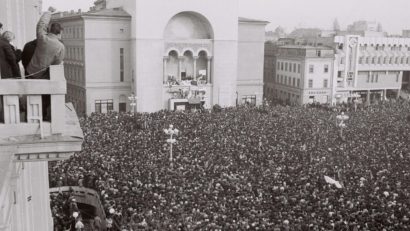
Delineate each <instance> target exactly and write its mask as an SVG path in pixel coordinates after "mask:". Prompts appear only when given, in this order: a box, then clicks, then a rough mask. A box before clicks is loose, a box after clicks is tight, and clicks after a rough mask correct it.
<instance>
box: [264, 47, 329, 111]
mask: <svg viewBox="0 0 410 231" xmlns="http://www.w3.org/2000/svg"><path fill="white" fill-rule="evenodd" d="M333 60H334V53H333V49H331V48H327V47H311V46H299V45H295V46H292V45H290V46H282V47H278V48H277V52H276V65H275V66H276V72H275V73H276V76H275V79H274V81H275V84H274V89H273V95H274V98H276V99H280V100H282V101H284V102H286V103H288V104H292V105H303V104H308V103H321V104H326V103H330V102H331V95H332V93H331V90H332V88H331V82H332V79H333V72H332V70H333ZM270 91H271V90H270V89H269V90H268V92H270Z"/></svg>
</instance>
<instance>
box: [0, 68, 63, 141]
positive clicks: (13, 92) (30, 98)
mask: <svg viewBox="0 0 410 231" xmlns="http://www.w3.org/2000/svg"><path fill="white" fill-rule="evenodd" d="M66 92H67V87H66V80H65V77H64V67H63V65H56V66H51V67H50V80H46V79H27V80H26V79H0V100H1V102H0V138H1V137H13V136H23V135H36V134H41V135H42V136H50V135H53V134H61V133H63V132H64V128H65V120H66V114H65V112H66V105H65V94H66ZM44 99H48V100H47V102H43V100H44ZM43 107H47V108H43ZM44 111H48V113H47V116H46V115H44V114H43V112H44ZM46 117H51V119H47V118H46Z"/></svg>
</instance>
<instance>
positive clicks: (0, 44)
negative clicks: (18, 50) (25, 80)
mask: <svg viewBox="0 0 410 231" xmlns="http://www.w3.org/2000/svg"><path fill="white" fill-rule="evenodd" d="M0 71H1V78H2V79H7V78H18V77H21V74H20V69H19V66H18V64H17V60H16V54H15V52H14V49H13V47H12V45H11V44H10V43H9V42H8V41H7V40H4V39H0Z"/></svg>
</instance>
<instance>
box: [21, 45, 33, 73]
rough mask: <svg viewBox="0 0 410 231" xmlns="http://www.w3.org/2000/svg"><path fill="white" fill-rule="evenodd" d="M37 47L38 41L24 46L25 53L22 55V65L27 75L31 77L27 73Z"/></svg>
mask: <svg viewBox="0 0 410 231" xmlns="http://www.w3.org/2000/svg"><path fill="white" fill-rule="evenodd" d="M36 47H37V39H34V40H32V41H30V42H28V43H26V44H25V45H24V48H23V52H22V53H21V63H22V64H23V67H24V74H25V75H29V74H28V72H27V67H28V65H29V64H30V61H31V58H32V57H33V55H34V51H35V50H36Z"/></svg>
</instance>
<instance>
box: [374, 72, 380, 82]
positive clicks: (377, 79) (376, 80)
mask: <svg viewBox="0 0 410 231" xmlns="http://www.w3.org/2000/svg"><path fill="white" fill-rule="evenodd" d="M374 81H375V82H376V83H378V82H379V73H376V79H375V80H374Z"/></svg>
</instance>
